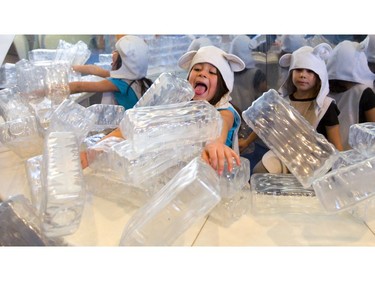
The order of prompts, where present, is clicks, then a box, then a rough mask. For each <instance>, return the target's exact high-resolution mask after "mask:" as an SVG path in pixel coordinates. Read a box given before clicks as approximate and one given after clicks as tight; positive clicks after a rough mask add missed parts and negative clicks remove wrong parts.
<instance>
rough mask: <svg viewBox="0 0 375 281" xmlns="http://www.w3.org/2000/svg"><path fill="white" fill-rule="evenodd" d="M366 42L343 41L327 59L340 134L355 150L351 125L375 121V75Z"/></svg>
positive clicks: (344, 141) (346, 147) (346, 145)
mask: <svg viewBox="0 0 375 281" xmlns="http://www.w3.org/2000/svg"><path fill="white" fill-rule="evenodd" d="M364 43H365V42H362V43H358V42H354V41H348V40H345V41H342V42H340V43H339V44H338V45H337V46H336V47H335V48H334V49H333V51H332V55H331V57H330V58H329V59H328V61H327V70H328V77H329V87H330V90H331V91H330V94H329V96H330V97H331V98H333V99H335V101H336V103H337V106H338V108H339V110H340V112H341V113H340V116H339V121H340V133H341V137H342V141H343V145H344V149H345V150H347V149H351V147H350V145H349V143H348V141H349V128H350V126H351V125H353V124H357V123H363V122H375V93H374V91H373V81H374V79H375V74H374V73H372V72H371V70H370V68H369V67H368V62H367V58H366V54H365V53H364V51H365V48H366V46H365V44H364Z"/></svg>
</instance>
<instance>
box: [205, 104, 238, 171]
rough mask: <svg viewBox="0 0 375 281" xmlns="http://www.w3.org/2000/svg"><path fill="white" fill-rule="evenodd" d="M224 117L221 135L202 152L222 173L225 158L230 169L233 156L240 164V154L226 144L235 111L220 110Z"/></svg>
mask: <svg viewBox="0 0 375 281" xmlns="http://www.w3.org/2000/svg"><path fill="white" fill-rule="evenodd" d="M220 115H221V117H222V118H223V127H222V130H221V135H220V136H219V137H218V138H217V139H216V140H214V141H212V142H210V143H208V144H207V145H206V146H205V147H204V149H203V152H202V158H203V160H204V161H205V162H206V163H208V164H209V165H211V166H212V168H214V169H215V170H217V171H218V173H219V175H221V174H222V173H223V171H224V162H225V159H226V160H227V163H228V170H229V171H232V169H233V163H232V161H233V158H234V159H236V162H237V165H240V164H241V163H240V156H239V155H238V154H237V153H236V152H235V151H234V150H233V149H231V148H230V147H228V146H227V145H225V142H226V139H227V136H228V132H229V129H230V128H232V125H233V122H234V116H233V113H232V112H231V111H230V110H220Z"/></svg>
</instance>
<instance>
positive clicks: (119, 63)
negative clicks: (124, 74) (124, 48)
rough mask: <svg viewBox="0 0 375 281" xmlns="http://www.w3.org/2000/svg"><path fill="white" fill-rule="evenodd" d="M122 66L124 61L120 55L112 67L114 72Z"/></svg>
mask: <svg viewBox="0 0 375 281" xmlns="http://www.w3.org/2000/svg"><path fill="white" fill-rule="evenodd" d="M121 65H122V59H121V56H120V54H118V56H117V59H116V61H115V62H114V63H113V65H112V70H118V69H119V68H120V67H121Z"/></svg>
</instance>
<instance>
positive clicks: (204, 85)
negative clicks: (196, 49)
mask: <svg viewBox="0 0 375 281" xmlns="http://www.w3.org/2000/svg"><path fill="white" fill-rule="evenodd" d="M188 80H189V83H190V85H191V86H192V87H193V89H194V93H195V95H194V97H193V100H206V101H210V100H211V99H212V98H213V97H214V96H215V93H216V89H217V81H218V70H217V68H216V67H215V66H213V65H212V64H209V63H197V64H196V65H194V66H193V68H192V69H191V71H190V74H189V79H188Z"/></svg>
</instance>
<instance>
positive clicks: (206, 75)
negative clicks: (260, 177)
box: [178, 46, 245, 175]
mask: <svg viewBox="0 0 375 281" xmlns="http://www.w3.org/2000/svg"><path fill="white" fill-rule="evenodd" d="M178 65H179V66H180V67H181V68H182V69H184V70H187V72H188V81H189V82H190V84H191V85H192V87H193V89H194V91H195V96H194V97H193V100H206V101H208V102H209V103H210V104H212V105H213V106H215V108H217V110H219V112H220V114H221V117H222V118H223V128H222V132H221V136H220V137H219V138H218V139H216V140H215V141H213V142H211V143H209V144H207V145H206V147H205V148H204V151H203V153H202V158H203V159H204V160H205V161H206V162H207V163H208V164H210V165H211V166H212V167H213V168H214V169H215V170H217V171H218V173H219V174H220V175H221V174H222V172H223V170H224V161H225V159H227V163H228V169H229V170H231V169H232V158H235V159H236V162H237V164H238V165H240V157H239V155H238V153H239V149H238V135H237V134H238V129H239V127H240V124H241V117H240V115H239V114H238V112H237V111H236V110H235V109H234V107H233V106H232V105H231V104H230V102H229V101H230V99H231V98H230V93H231V91H232V90H233V81H234V72H237V71H241V70H243V69H244V67H245V64H244V62H243V61H242V60H241V59H240V58H239V57H237V56H235V55H232V54H227V53H226V52H224V51H223V50H221V49H220V48H217V47H215V46H205V47H200V48H199V49H198V50H197V51H189V52H187V53H185V54H184V55H182V56H181V58H180V59H179V61H178Z"/></svg>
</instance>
